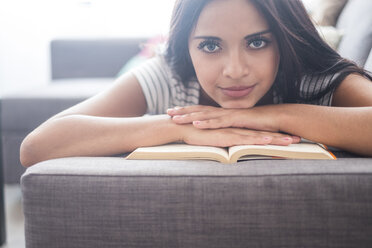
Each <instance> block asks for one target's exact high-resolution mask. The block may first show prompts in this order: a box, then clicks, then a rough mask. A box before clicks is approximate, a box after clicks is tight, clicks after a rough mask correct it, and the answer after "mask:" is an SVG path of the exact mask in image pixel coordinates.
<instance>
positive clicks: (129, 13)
mask: <svg viewBox="0 0 372 248" xmlns="http://www.w3.org/2000/svg"><path fill="white" fill-rule="evenodd" d="M173 2H174V0H156V1H155V0H0V90H1V91H2V92H4V91H8V90H13V89H16V88H20V87H24V86H30V85H41V84H46V83H47V82H48V81H49V79H50V68H49V42H50V40H51V39H53V38H75V37H134V36H142V37H143V36H152V35H157V34H166V33H167V30H168V25H169V19H170V14H171V11H172V8H173Z"/></svg>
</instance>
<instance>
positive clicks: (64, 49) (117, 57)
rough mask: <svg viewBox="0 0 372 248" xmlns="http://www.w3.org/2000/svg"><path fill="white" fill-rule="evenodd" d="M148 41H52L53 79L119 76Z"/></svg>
mask: <svg viewBox="0 0 372 248" xmlns="http://www.w3.org/2000/svg"><path fill="white" fill-rule="evenodd" d="M144 41H146V39H145V38H133V39H128V38H126V39H96V40H95V39H86V40H83V39H77V40H71V39H70V40H53V41H52V42H51V47H50V49H51V63H52V79H66V78H102V77H103V78H105V77H106V78H107V77H115V76H116V75H117V73H118V72H119V71H120V69H121V68H122V66H123V65H124V64H125V62H126V61H128V60H129V59H130V58H131V57H133V56H134V55H135V54H137V53H138V52H139V51H140V46H139V44H140V43H142V42H144Z"/></svg>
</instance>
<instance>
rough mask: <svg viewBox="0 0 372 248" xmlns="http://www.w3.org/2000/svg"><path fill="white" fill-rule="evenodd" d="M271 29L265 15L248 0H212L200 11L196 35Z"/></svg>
mask: <svg viewBox="0 0 372 248" xmlns="http://www.w3.org/2000/svg"><path fill="white" fill-rule="evenodd" d="M267 29H269V25H268V23H267V21H266V20H265V18H264V16H263V15H262V14H261V13H260V12H259V11H258V10H257V9H256V7H255V6H254V5H253V4H252V3H251V2H250V1H248V0H212V1H210V2H209V3H208V4H207V5H206V6H205V7H204V9H203V10H202V12H201V13H200V16H199V19H198V21H197V23H196V25H195V29H194V32H193V33H194V35H218V34H219V33H226V34H227V35H228V34H229V33H234V32H235V33H236V32H238V31H242V32H244V33H247V34H249V33H257V32H261V31H263V30H267Z"/></svg>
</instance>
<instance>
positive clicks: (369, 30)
mask: <svg viewBox="0 0 372 248" xmlns="http://www.w3.org/2000/svg"><path fill="white" fill-rule="evenodd" d="M371 10H372V1H371V0H352V1H348V3H347V4H346V6H345V8H344V9H343V11H342V13H341V15H340V17H339V19H338V22H337V28H338V29H340V30H341V31H343V33H344V36H343V38H342V40H341V42H340V44H339V47H338V51H339V53H340V54H341V56H343V57H345V58H348V59H351V60H353V61H355V62H356V63H357V64H358V65H360V66H361V67H363V66H364V63H365V62H366V60H367V57H368V54H369V52H370V50H371V47H372V15H371Z"/></svg>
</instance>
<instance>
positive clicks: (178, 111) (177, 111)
mask: <svg viewBox="0 0 372 248" xmlns="http://www.w3.org/2000/svg"><path fill="white" fill-rule="evenodd" d="M213 109H217V108H215V107H211V106H204V105H193V106H187V107H174V108H170V109H167V114H168V115H170V116H176V115H181V116H182V115H185V114H190V113H193V112H207V111H211V110H213Z"/></svg>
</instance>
